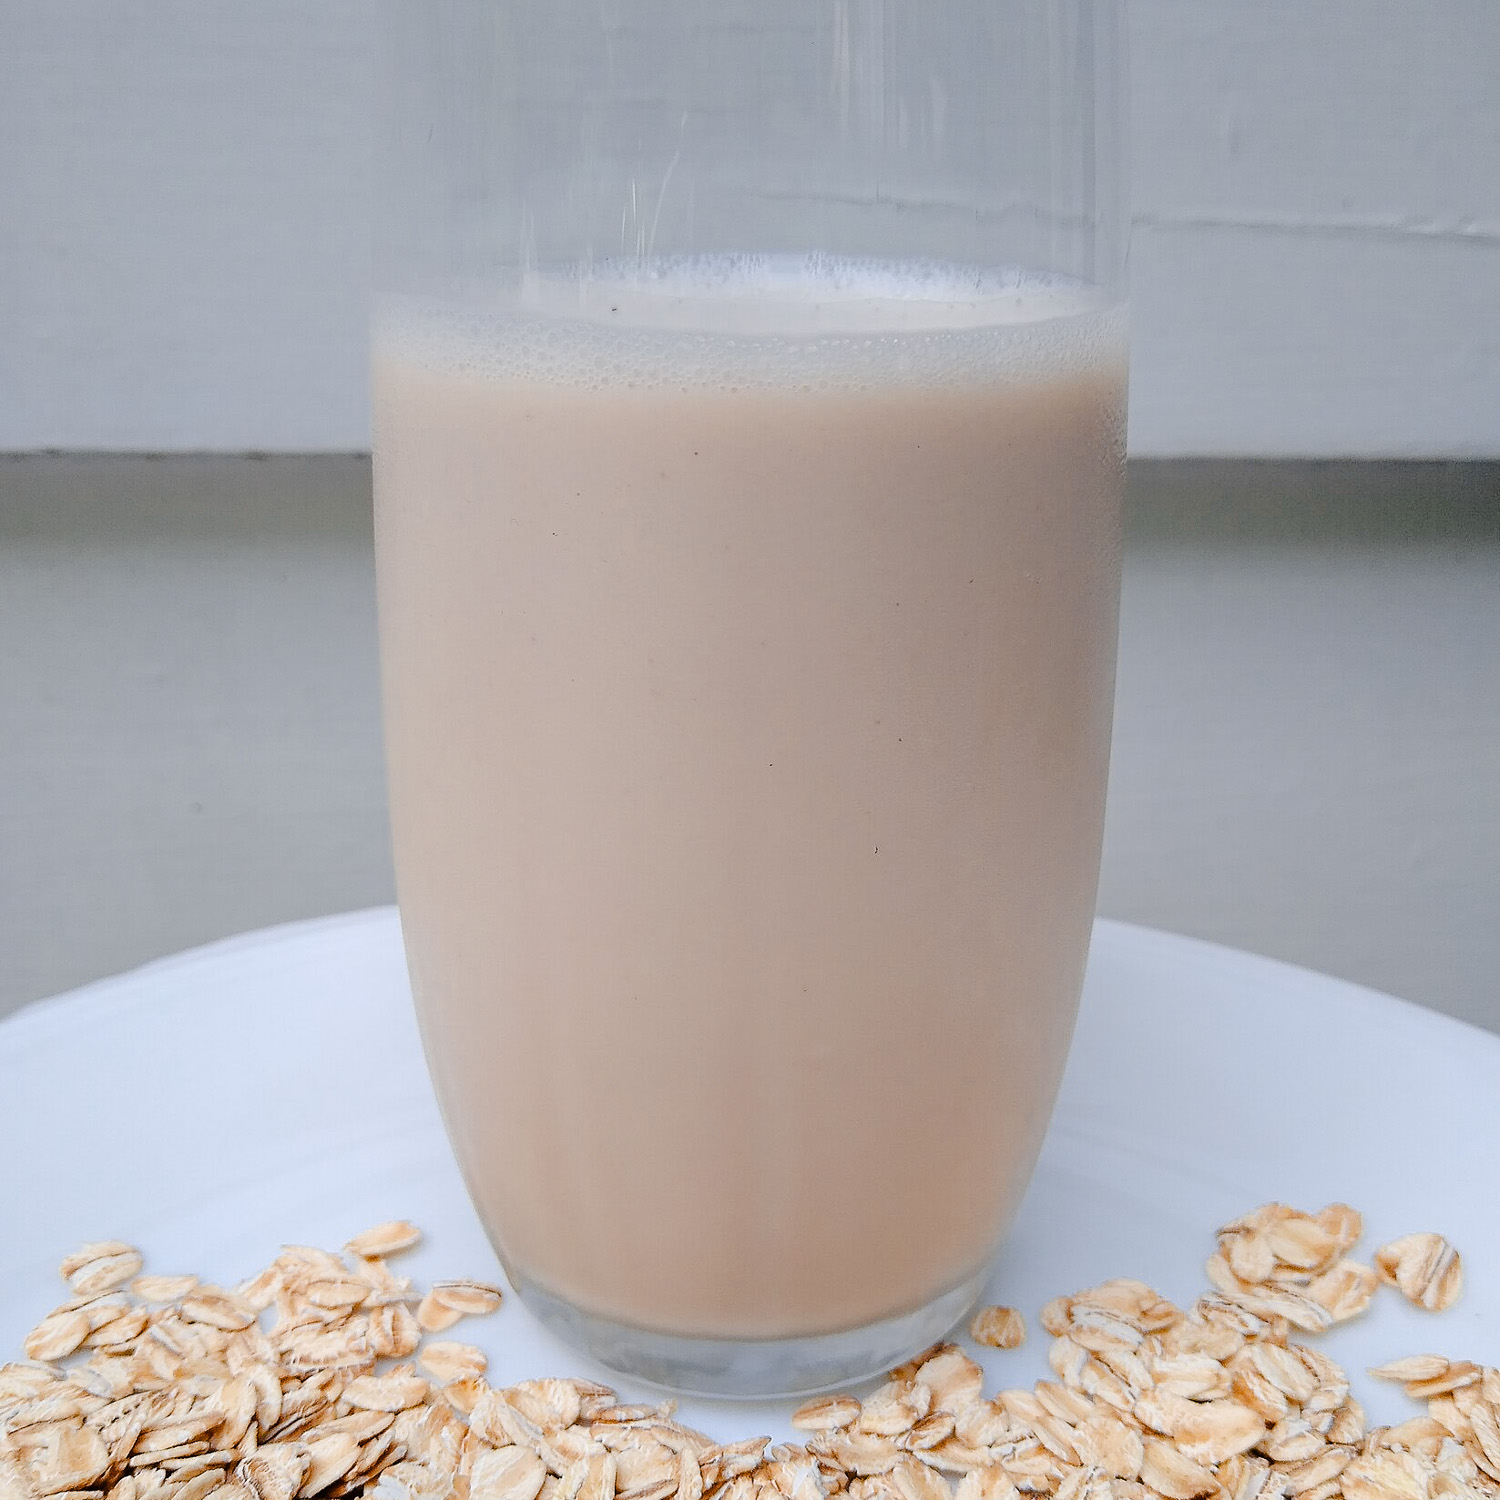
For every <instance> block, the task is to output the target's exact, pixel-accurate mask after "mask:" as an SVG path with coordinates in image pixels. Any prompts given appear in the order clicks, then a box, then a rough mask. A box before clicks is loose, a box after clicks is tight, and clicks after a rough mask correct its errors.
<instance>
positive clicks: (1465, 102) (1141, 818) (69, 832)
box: [0, 0, 1500, 1028]
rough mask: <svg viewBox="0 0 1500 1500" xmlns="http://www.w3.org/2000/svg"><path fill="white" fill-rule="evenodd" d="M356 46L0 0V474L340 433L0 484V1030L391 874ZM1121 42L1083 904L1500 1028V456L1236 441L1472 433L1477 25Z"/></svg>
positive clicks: (1498, 147)
mask: <svg viewBox="0 0 1500 1500" xmlns="http://www.w3.org/2000/svg"><path fill="white" fill-rule="evenodd" d="M370 25H371V10H370V7H369V6H368V4H367V3H366V0H254V3H250V0H112V3H110V4H108V5H101V4H98V3H96V0H0V35H3V36H4V46H3V47H0V450H20V451H25V450H42V449H62V450H118V451H127V452H135V453H152V452H159V453H167V454H177V455H181V454H183V453H187V452H193V451H196V450H203V451H206V452H210V453H212V452H215V451H217V452H219V453H236V452H244V451H246V450H253V451H260V452H262V453H273V454H274V453H281V454H291V453H297V452H305V453H311V454H314V455H321V456H313V457H300V458H299V457H272V458H260V459H250V458H243V457H241V458H233V457H183V456H175V457H167V458H135V459H122V458H107V457H79V456H69V455H68V454H66V453H64V454H62V455H56V454H54V455H52V456H42V457H11V458H0V1011H3V1010H4V1009H6V1008H9V1007H10V1006H13V1005H15V1004H17V1003H20V1002H22V1001H24V1000H27V999H30V998H33V997H36V996H39V995H42V994H45V993H48V992H51V991H54V990H57V989H60V988H62V987H65V986H67V985H71V984H75V983H78V982H81V981H83V980H86V979H89V978H93V977H96V976H98V975H101V974H104V973H108V972H111V971H114V970H116V969H119V968H121V967H124V966H126V965H129V964H132V963H135V962H138V961H140V960H142V959H145V958H148V957H151V956H154V955H156V954H159V953H163V952H167V951H171V950H172V949H175V948H178V947H181V946H183V945H186V944H189V943H194V942H199V941H203V940H206V939H209V938H212V937H216V936H220V935H223V934H226V933H229V932H233V931H238V930H242V929H244V928H248V927H253V926H256V925H260V924H263V923H266V922H271V921H276V920H282V919H286V918H292V917H298V916H305V915H313V914H316V913H320V912H326V911H333V910H339V909H342V908H347V907H353V906H359V905H363V904H368V903H370V902H374V901H380V900H385V899H388V897H389V894H390V875H389V868H388V860H387V853H386V848H385V831H384V811H383V795H382V789H381V765H380V746H379V731H378V712H377V701H376V693H375V675H374V674H375V658H374V635H373V620H372V608H373V605H372V590H371V578H370V540H369V512H368V505H369V497H368V477H367V469H366V466H365V462H364V461H363V460H362V459H359V458H350V457H339V456H336V455H337V454H338V453H339V452H340V451H354V450H359V449H362V448H363V447H364V446H365V445H366V442H367V436H368V434H367V411H366V404H365V393H364V374H363V317H364V298H365V275H366V271H365V263H364V254H363V245H364V242H365V234H366V217H367V213H368V200H369V192H368V175H369V174H368V172H367V170H366V163H367V160H368V157H367V141H368V139H369V133H370V89H369V85H370V58H371V33H370ZM1131 37H1132V67H1133V72H1134V77H1135V85H1136V88H1135V105H1134V118H1133V133H1134V141H1133V146H1134V150H1133V169H1132V176H1133V185H1132V186H1133V197H1134V203H1135V256H1134V285H1135V297H1134V304H1135V305H1134V320H1135V328H1136V335H1135V351H1136V352H1135V360H1134V372H1133V392H1132V426H1131V445H1132V452H1133V453H1134V454H1135V455H1136V456H1137V457H1138V458H1140V457H1148V458H1149V457H1155V458H1157V459H1170V460H1172V461H1171V462H1167V463H1154V464H1145V465H1141V464H1139V463H1138V464H1137V465H1136V468H1135V471H1134V474H1133V490H1134V500H1135V508H1134V528H1133V534H1132V542H1131V546H1130V549H1129V552H1128V556H1127V570H1126V583H1125V598H1124V614H1123V631H1122V647H1121V666H1120V694H1119V707H1118V719H1117V748H1116V760H1115V770H1114V776H1113V784H1112V800H1111V808H1110V820H1109V827H1108V833H1107V845H1106V852H1105V865H1104V879H1103V887H1102V892H1101V906H1102V909H1103V910H1104V911H1105V912H1107V913H1109V914H1111V915H1117V916H1124V917H1128V918H1133V919H1136V920H1141V921H1146V922H1151V923H1154V924H1156V925H1160V926H1165V927H1168V928H1175V929H1178V930H1182V931H1189V932H1194V933H1198V934H1201V935H1204V936H1208V937H1212V938H1217V939H1219V940H1222V941H1226V942H1231V943H1236V944H1240V945H1243V946H1246V947H1250V948H1255V949H1259V950H1261V951H1265V952H1269V953H1273V954H1276V955H1279V956H1281V957H1285V958H1290V959H1293V960H1295V961H1298V962H1303V963H1307V964H1310V965H1312V966H1314V967H1318V968H1323V969H1327V970H1330V971H1332V972H1335V973H1340V974H1344V975H1347V976H1349V977H1352V978H1355V979H1359V980H1362V981H1364V982H1367V983H1371V984H1374V985H1377V986H1379V987H1382V988H1385V989H1389V990H1391V991H1394V992H1396V993H1399V994H1404V995H1407V996H1409V997H1411V998H1413V999H1417V1000H1421V1001H1423V1002H1426V1003H1430V1004H1434V1005H1438V1006H1440V1007H1442V1008H1445V1009H1448V1010H1449V1011H1451V1012H1453V1013H1454V1014H1459V1015H1465V1016H1468V1017H1470V1018H1472V1019H1476V1020H1480V1021H1482V1022H1484V1023H1485V1024H1489V1025H1492V1026H1496V1027H1497V1028H1500V996H1497V987H1496V983H1495V979H1494V976H1495V975H1496V974H1497V973H1500V860H1497V856H1496V853H1495V851H1496V849H1497V848H1500V677H1497V671H1500V668H1497V663H1500V480H1497V474H1500V470H1497V468H1496V467H1494V466H1493V465H1488V466H1487V465H1484V464H1482V463H1473V464H1469V465H1466V466H1465V465H1460V466H1451V465H1447V464H1437V465H1434V466H1431V467H1422V466H1419V467H1411V466H1386V465H1380V464H1375V463H1367V464H1364V465H1354V466H1344V465H1341V464H1334V465H1331V466H1330V465H1328V464H1325V463H1320V462H1314V463H1305V464H1293V465H1287V464H1271V465H1257V464H1240V463H1234V462H1228V461H1219V460H1226V459H1228V458H1232V457H1233V456H1235V455H1267V456H1271V457H1281V458H1287V457H1297V456H1300V457H1304V458H1314V459H1327V458H1345V457H1349V456H1354V457H1362V458H1365V459H1369V460H1377V459H1387V458H1391V457H1396V456H1408V457H1410V456H1415V455H1427V456H1432V457H1435V458H1443V459H1450V458H1459V457H1468V458H1471V459H1479V458H1483V457H1484V456H1486V455H1488V456H1490V457H1496V456H1500V192H1497V188H1496V184H1497V183H1500V88H1496V87H1495V76H1496V66H1497V60H1500V7H1497V6H1496V5H1495V4H1494V3H1493V0H1263V3H1256V4H1253V5H1252V4H1247V3H1244V0H1134V5H1133V10H1132V28H1131ZM1192 455H1207V456H1210V459H1209V461H1204V462H1195V461H1192V459H1191V457H1190V456H1192ZM1215 456H1216V457H1215Z"/></svg>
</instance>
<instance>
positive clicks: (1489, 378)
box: [0, 0, 1500, 457]
mask: <svg viewBox="0 0 1500 1500" xmlns="http://www.w3.org/2000/svg"><path fill="white" fill-rule="evenodd" d="M1130 13H1131V18H1132V19H1131V32H1130V38H1131V58H1130V61H1131V68H1132V72H1133V75H1134V79H1133V81H1134V100H1135V103H1134V109H1133V115H1132V122H1131V123H1132V137H1133V152H1132V159H1133V170H1132V174H1131V176H1132V182H1131V190H1132V198H1133V202H1134V205H1135V250H1134V267H1133V276H1134V301H1135V319H1134V322H1135V364H1134V389H1133V393H1132V414H1131V420H1132V426H1131V441H1132V445H1133V448H1134V451H1135V452H1137V453H1140V454H1154V455H1165V454H1184V453H1193V454H1213V453H1234V454H1250V453H1254V454H1270V455H1282V456H1285V455H1308V454H1311V455H1323V454H1334V455H1340V456H1342V455H1349V454H1374V455H1380V456H1386V455H1390V454H1426V455H1435V456H1439V457H1454V456H1459V455H1463V454H1488V455H1490V456H1500V424H1497V421H1496V415H1495V414H1496V411H1497V409H1500V194H1497V192H1496V183H1497V182H1500V88H1497V87H1496V71H1497V69H1496V59H1497V58H1500V6H1497V5H1496V4H1495V3H1494V0H1255V3H1253V4H1252V3H1247V0H1132V8H1131V12H1130ZM373 15H374V6H373V5H371V4H370V3H369V0H109V3H107V4H102V3H100V0H0V35H3V37H4V45H3V46H0V205H3V212H0V331H3V337H0V449H7V448H9V449H25V448H85V449H101V448H102V449H133V450H140V449H148V450H152V449H159V450H173V449H218V450H230V451H233V450H245V449H250V450H268V451H269V450H281V451H293V452H296V451H306V450H320V449H359V448H363V447H365V446H366V444H367V441H368V414H367V410H366V402H365V389H364V374H363V361H364V323H363V319H364V288H365V276H366V267H365V253H364V246H365V242H366V237H367V230H366V220H367V213H368V205H369V176H370V173H369V170H368V165H369V160H370V150H369V143H370V141H371V139H372V125H371V99H370V77H371V53H372V46H371V42H372V24H373Z"/></svg>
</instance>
